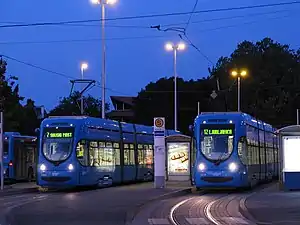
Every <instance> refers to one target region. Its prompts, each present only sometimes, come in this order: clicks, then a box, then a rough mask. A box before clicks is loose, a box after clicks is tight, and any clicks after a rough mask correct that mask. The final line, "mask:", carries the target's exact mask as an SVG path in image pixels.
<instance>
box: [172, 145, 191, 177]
mask: <svg viewBox="0 0 300 225" xmlns="http://www.w3.org/2000/svg"><path fill="white" fill-rule="evenodd" d="M167 148H168V173H169V174H170V175H189V169H190V168H189V149H190V143H189V142H173V143H167Z"/></svg>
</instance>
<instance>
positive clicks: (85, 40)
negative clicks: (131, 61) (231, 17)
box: [0, 15, 290, 51]
mask: <svg viewBox="0 0 300 225" xmlns="http://www.w3.org/2000/svg"><path fill="white" fill-rule="evenodd" d="M289 16H290V15H284V16H278V17H274V18H266V19H265V20H273V19H281V18H287V17H289ZM258 22H261V20H255V21H249V22H243V23H238V24H232V25H225V26H220V27H215V28H207V29H202V30H199V32H200V33H205V32H210V31H215V30H221V29H227V28H233V27H238V26H242V25H248V24H254V23H258ZM154 27H155V26H154ZM154 27H153V28H154ZM160 31H164V32H166V30H160ZM168 31H171V29H169V30H168ZM173 31H175V30H173ZM178 33H182V35H184V33H183V32H182V31H178ZM165 37H166V36H165V35H144V36H132V37H112V38H106V40H107V41H122V40H134V39H152V38H165ZM101 40H102V39H101V38H90V39H67V40H47V41H7V42H0V45H16V44H55V43H73V42H75V43H76V42H95V41H101ZM197 51H199V50H197Z"/></svg>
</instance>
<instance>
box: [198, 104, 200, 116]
mask: <svg viewBox="0 0 300 225" xmlns="http://www.w3.org/2000/svg"><path fill="white" fill-rule="evenodd" d="M198 115H200V102H198Z"/></svg>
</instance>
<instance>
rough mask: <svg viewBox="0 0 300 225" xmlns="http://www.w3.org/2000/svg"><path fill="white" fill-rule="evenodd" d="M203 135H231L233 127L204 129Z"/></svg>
mask: <svg viewBox="0 0 300 225" xmlns="http://www.w3.org/2000/svg"><path fill="white" fill-rule="evenodd" d="M203 133H204V135H232V134H233V129H204V130H203Z"/></svg>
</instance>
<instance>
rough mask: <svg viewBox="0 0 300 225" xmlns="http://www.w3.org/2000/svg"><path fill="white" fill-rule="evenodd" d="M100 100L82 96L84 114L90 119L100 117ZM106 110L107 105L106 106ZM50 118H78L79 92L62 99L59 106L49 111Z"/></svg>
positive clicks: (107, 108)
mask: <svg viewBox="0 0 300 225" xmlns="http://www.w3.org/2000/svg"><path fill="white" fill-rule="evenodd" d="M101 105H102V104H101V100H99V99H95V98H93V97H92V96H90V95H88V96H84V114H85V115H87V116H92V117H100V116H101ZM105 108H106V110H109V105H108V104H106V106H105ZM49 115H50V116H79V115H80V92H78V91H76V92H73V93H72V95H70V96H69V97H64V98H62V99H61V100H60V102H59V104H58V105H57V106H56V107H55V108H54V109H53V110H51V112H50V113H49Z"/></svg>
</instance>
